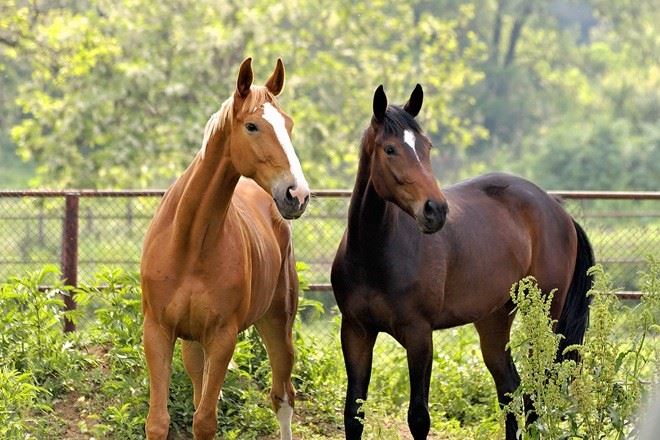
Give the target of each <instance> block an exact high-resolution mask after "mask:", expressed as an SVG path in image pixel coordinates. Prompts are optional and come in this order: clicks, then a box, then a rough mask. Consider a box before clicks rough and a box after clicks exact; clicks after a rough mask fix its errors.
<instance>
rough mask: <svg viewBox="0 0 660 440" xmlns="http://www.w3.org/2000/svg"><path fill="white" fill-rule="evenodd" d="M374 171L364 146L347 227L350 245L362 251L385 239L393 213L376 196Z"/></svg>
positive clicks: (384, 202) (385, 203) (383, 201)
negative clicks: (371, 170) (373, 179)
mask: <svg viewBox="0 0 660 440" xmlns="http://www.w3.org/2000/svg"><path fill="white" fill-rule="evenodd" d="M363 142H364V141H363ZM370 168H371V160H370V157H369V155H368V154H367V153H366V151H365V148H364V145H363V148H362V152H361V154H360V161H359V164H358V173H357V177H356V179H355V186H354V188H353V193H352V195H351V202H350V205H349V208H348V227H347V228H348V229H347V241H348V246H349V247H353V248H354V249H358V250H364V249H366V248H367V247H369V246H370V245H373V244H375V243H374V242H373V240H374V239H375V238H379V237H380V238H383V235H384V234H385V232H386V228H385V227H384V225H386V224H387V222H388V217H389V215H390V214H391V212H390V211H391V210H390V209H387V205H388V203H387V202H386V201H385V200H383V199H382V198H381V197H380V196H379V195H378V194H377V193H376V190H375V189H374V187H373V184H372V183H371V178H370ZM381 243H382V242H381Z"/></svg>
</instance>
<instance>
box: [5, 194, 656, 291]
mask: <svg viewBox="0 0 660 440" xmlns="http://www.w3.org/2000/svg"><path fill="white" fill-rule="evenodd" d="M69 194H70V195H73V196H75V197H77V198H78V200H79V203H78V208H77V212H75V213H73V214H72V213H70V212H69V214H68V216H69V217H68V219H69V221H75V222H76V223H77V237H75V238H76V240H77V255H76V256H75V257H76V258H75V261H73V262H72V264H75V266H76V267H75V269H76V272H77V281H78V282H79V283H86V284H89V283H90V282H92V281H93V275H94V274H95V273H96V272H97V271H98V270H99V269H101V268H103V267H112V268H115V267H117V268H122V269H125V270H128V271H136V270H137V269H138V266H139V259H140V252H141V246H142V240H143V237H144V233H145V231H146V228H147V226H148V224H149V221H150V219H151V217H152V216H153V214H154V212H155V210H156V207H157V206H158V204H159V202H160V197H161V195H162V191H141V192H140V191H107V192H95V191H80V192H69ZM558 194H559V195H562V196H563V197H564V203H565V206H566V208H567V209H568V211H569V212H570V213H571V214H572V215H573V216H574V217H575V218H576V219H577V221H578V222H580V223H581V224H582V226H583V227H584V229H585V230H586V232H587V234H588V236H589V238H590V240H591V242H592V244H593V247H594V251H595V254H596V260H597V261H598V262H600V263H602V264H603V265H604V266H605V268H606V269H607V270H608V271H609V272H610V274H611V275H612V277H613V279H614V281H615V285H616V286H617V287H618V288H619V289H620V290H624V291H636V290H638V289H639V286H638V284H637V273H638V272H639V271H640V270H641V269H642V268H643V266H644V261H645V257H646V256H647V255H655V256H657V255H660V193H566V192H564V193H558ZM65 195H66V194H65V193H64V192H43V191H42V192H39V191H33V192H19V191H15V192H9V191H7V192H0V279H5V278H7V277H9V276H11V275H17V274H20V273H23V272H25V271H29V270H35V269H38V268H40V267H41V266H43V265H45V264H55V265H62V264H64V262H63V252H62V247H63V244H64V243H66V242H68V241H70V240H71V239H72V237H63V231H64V227H65V226H66V222H67V210H66V209H65V208H66V204H65ZM349 195H350V192H349V191H316V192H315V193H314V200H312V202H311V203H310V205H309V207H308V209H307V212H306V213H305V215H304V216H303V217H302V218H301V219H300V220H297V221H294V222H293V231H294V234H293V240H294V248H295V252H296V259H297V260H298V261H301V262H304V263H305V264H306V265H307V266H308V269H307V270H306V272H305V276H306V278H307V280H308V282H309V283H310V284H311V287H312V290H327V289H328V287H329V282H330V265H331V263H332V259H333V257H334V254H335V251H336V249H337V246H338V244H339V241H340V240H341V237H342V234H343V231H344V228H345V225H346V217H347V211H348V203H349V197H348V196H349ZM71 217H74V218H71Z"/></svg>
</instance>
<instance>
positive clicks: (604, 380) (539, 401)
mask: <svg viewBox="0 0 660 440" xmlns="http://www.w3.org/2000/svg"><path fill="white" fill-rule="evenodd" d="M590 271H591V273H592V274H593V275H594V276H595V279H596V281H595V283H594V286H593V288H592V289H591V291H590V295H592V296H593V300H592V304H591V308H590V321H589V327H588V329H587V332H586V335H585V341H584V344H583V345H581V346H575V347H569V348H567V350H568V349H577V350H578V351H579V353H580V356H581V359H582V360H581V363H580V364H579V365H576V364H575V362H574V361H572V360H568V361H564V362H562V363H557V362H555V359H554V357H555V352H556V349H557V347H558V344H559V338H558V337H557V336H556V335H555V334H554V333H553V332H552V325H553V321H552V320H551V319H549V318H548V312H549V307H550V303H551V301H552V293H551V294H549V295H545V294H543V293H542V292H541V291H540V289H539V288H538V286H537V285H536V282H535V281H534V280H533V279H530V278H526V279H524V280H522V281H521V282H520V283H518V284H517V285H514V288H512V298H513V301H514V303H516V306H517V309H518V315H519V317H518V326H517V327H516V328H515V330H514V332H513V335H512V339H511V342H510V346H511V347H512V349H513V351H514V352H515V353H517V354H518V356H517V362H516V364H517V367H518V370H519V371H520V376H521V386H520V387H519V388H518V390H516V391H515V392H514V393H513V395H512V397H513V401H512V402H511V404H510V405H509V407H508V408H507V411H510V412H512V413H513V414H515V415H516V416H517V417H518V419H519V423H520V426H521V428H520V432H521V434H522V438H524V439H526V438H529V439H560V438H573V437H577V438H585V439H601V438H629V436H630V435H632V434H633V433H634V432H635V429H636V427H637V425H638V424H639V409H640V408H639V406H640V402H641V401H642V400H643V397H644V396H645V395H646V394H647V393H648V391H649V390H650V389H653V386H654V385H657V384H658V383H660V375H659V374H658V363H657V360H658V351H659V347H658V343H657V339H658V336H659V334H658V330H659V327H658V318H659V317H660V307H658V304H659V303H658V297H659V295H660V290H658V288H659V287H660V283H658V279H659V277H660V265H659V264H658V262H657V260H654V259H650V260H649V269H648V271H647V272H646V273H645V274H644V275H643V276H642V278H643V280H644V281H643V284H644V286H645V287H644V292H645V294H646V296H645V297H644V300H643V301H642V302H640V303H639V304H638V305H636V306H635V307H634V308H633V309H632V310H627V309H626V307H625V306H624V305H622V304H621V303H620V302H619V301H618V300H617V298H616V296H614V294H613V293H614V289H613V287H612V283H611V279H610V277H609V275H608V274H607V273H606V272H604V271H603V269H602V267H600V266H595V267H594V268H592V269H591V270H590ZM621 326H625V327H626V328H627V332H626V334H631V335H632V337H631V338H621V330H620V327H621ZM524 395H527V396H529V397H530V398H531V401H532V403H533V407H534V411H535V412H536V414H537V415H538V416H539V418H538V420H536V421H535V422H533V423H531V424H529V425H528V426H526V427H524V426H525V425H524V420H525V417H526V416H527V415H526V414H525V413H524V408H523V396H524ZM523 427H524V428H523Z"/></svg>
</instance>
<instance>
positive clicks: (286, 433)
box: [277, 393, 293, 440]
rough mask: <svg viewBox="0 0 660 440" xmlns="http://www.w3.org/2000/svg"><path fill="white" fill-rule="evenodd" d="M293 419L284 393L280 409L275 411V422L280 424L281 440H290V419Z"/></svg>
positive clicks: (291, 410)
mask: <svg viewBox="0 0 660 440" xmlns="http://www.w3.org/2000/svg"><path fill="white" fill-rule="evenodd" d="M292 417H293V408H292V407H291V405H289V395H288V394H286V393H284V397H283V398H282V403H281V404H280V408H279V409H278V410H277V421H278V422H280V438H281V440H291V439H292V437H293V434H292V432H291V418H292Z"/></svg>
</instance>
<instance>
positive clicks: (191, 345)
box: [181, 341, 204, 409]
mask: <svg viewBox="0 0 660 440" xmlns="http://www.w3.org/2000/svg"><path fill="white" fill-rule="evenodd" d="M181 352H182V354H183V366H184V368H185V369H186V372H187V373H188V376H190V380H191V381H192V384H193V402H194V403H195V409H197V407H198V406H199V400H200V399H201V398H202V384H203V379H204V350H203V349H202V345H201V344H200V343H199V342H196V341H182V343H181Z"/></svg>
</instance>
